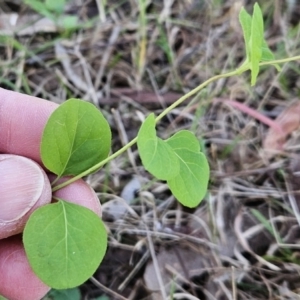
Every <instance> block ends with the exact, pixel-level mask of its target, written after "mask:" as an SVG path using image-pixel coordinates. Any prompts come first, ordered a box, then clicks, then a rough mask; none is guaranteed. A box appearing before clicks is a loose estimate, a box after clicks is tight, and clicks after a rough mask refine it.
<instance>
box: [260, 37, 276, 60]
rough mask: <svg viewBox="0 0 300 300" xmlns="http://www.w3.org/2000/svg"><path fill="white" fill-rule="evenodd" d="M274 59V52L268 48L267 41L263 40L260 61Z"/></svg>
mask: <svg viewBox="0 0 300 300" xmlns="http://www.w3.org/2000/svg"><path fill="white" fill-rule="evenodd" d="M273 59H274V54H273V52H272V51H271V50H270V48H269V46H268V44H267V42H266V41H265V40H263V44H262V55H261V61H269V60H273Z"/></svg>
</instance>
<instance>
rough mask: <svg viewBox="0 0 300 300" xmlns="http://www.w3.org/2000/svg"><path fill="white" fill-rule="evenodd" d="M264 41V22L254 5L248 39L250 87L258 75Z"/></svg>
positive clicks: (258, 9) (256, 5)
mask: <svg viewBox="0 0 300 300" xmlns="http://www.w3.org/2000/svg"><path fill="white" fill-rule="evenodd" d="M263 40H264V21H263V16H262V12H261V9H260V7H259V5H258V4H257V3H255V4H254V9H253V16H252V23H251V37H250V49H251V50H250V53H251V54H250V57H251V85H254V84H255V83H256V78H257V76H258V73H259V62H260V61H261V57H262V45H263Z"/></svg>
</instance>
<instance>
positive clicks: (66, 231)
mask: <svg viewBox="0 0 300 300" xmlns="http://www.w3.org/2000/svg"><path fill="white" fill-rule="evenodd" d="M23 242H24V247H25V251H26V255H27V258H28V260H29V263H30V265H31V267H32V269H33V271H34V272H35V274H36V275H37V276H38V277H39V278H40V279H41V280H42V281H43V282H44V283H45V284H47V285H48V286H50V287H52V288H55V289H69V288H73V287H76V286H78V285H80V284H82V283H83V282H85V281H86V280H87V279H88V278H89V277H91V276H92V275H93V273H94V272H95V271H96V269H97V267H98V266H99V264H100V262H101V261H102V259H103V257H104V254H105V252H106V248H107V233H106V230H105V226H104V225H103V223H102V221H101V220H100V218H99V216H97V215H96V214H95V213H94V212H92V211H91V210H89V209H87V208H85V207H82V206H79V205H76V204H73V203H69V202H66V201H63V200H60V201H59V202H57V203H55V204H48V205H45V206H43V207H41V208H39V209H37V210H36V211H35V212H34V213H33V214H32V215H31V217H30V219H29V221H28V222H27V224H26V226H25V230H24V234H23Z"/></svg>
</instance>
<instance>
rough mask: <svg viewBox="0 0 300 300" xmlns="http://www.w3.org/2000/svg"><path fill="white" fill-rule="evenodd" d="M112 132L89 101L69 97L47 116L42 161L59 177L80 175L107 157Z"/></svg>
mask: <svg viewBox="0 0 300 300" xmlns="http://www.w3.org/2000/svg"><path fill="white" fill-rule="evenodd" d="M110 146H111V131H110V128H109V125H108V123H107V121H106V120H105V118H104V117H103V115H102V114H101V112H100V111H99V110H98V109H97V108H96V107H95V106H94V105H92V104H90V103H87V102H84V101H81V100H78V99H70V100H68V101H66V102H65V103H63V104H62V105H60V106H59V107H58V108H57V109H56V110H55V111H54V112H53V113H52V115H51V116H50V118H49V120H48V122H47V124H46V126H45V129H44V132H43V136H42V142H41V157H42V161H43V164H44V165H45V166H46V168H47V169H49V170H50V171H51V172H53V173H55V174H56V175H58V176H59V177H61V176H65V175H79V174H80V173H82V172H83V171H85V170H87V169H88V168H90V167H92V166H94V165H95V164H96V163H99V162H100V161H102V160H103V159H105V158H106V157H107V156H108V153H109V150H110Z"/></svg>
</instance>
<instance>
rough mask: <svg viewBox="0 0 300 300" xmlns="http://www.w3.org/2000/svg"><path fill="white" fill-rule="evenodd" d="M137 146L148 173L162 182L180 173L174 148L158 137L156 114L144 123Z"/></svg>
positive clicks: (151, 115)
mask: <svg viewBox="0 0 300 300" xmlns="http://www.w3.org/2000/svg"><path fill="white" fill-rule="evenodd" d="M137 145H138V149H139V154H140V156H141V159H142V163H143V165H144V167H145V169H146V170H147V171H149V172H150V173H151V174H152V175H154V176H155V177H156V178H158V179H160V180H168V179H170V178H172V177H174V176H176V175H177V174H178V172H179V161H178V158H177V156H176V155H175V153H174V151H173V150H172V148H171V147H170V146H169V145H168V144H167V143H166V142H165V141H163V140H162V139H160V138H158V137H157V136H156V130H155V118H154V114H150V115H149V116H148V117H147V119H146V120H145V121H144V122H143V124H142V126H141V128H140V130H139V133H138V140H137Z"/></svg>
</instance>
